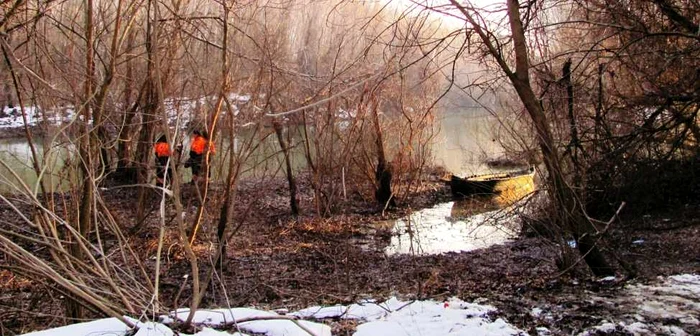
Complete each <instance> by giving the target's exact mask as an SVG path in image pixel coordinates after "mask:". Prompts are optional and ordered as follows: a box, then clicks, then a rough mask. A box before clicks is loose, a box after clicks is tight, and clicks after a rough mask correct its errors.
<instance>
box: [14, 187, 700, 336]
mask: <svg viewBox="0 0 700 336" xmlns="http://www.w3.org/2000/svg"><path fill="white" fill-rule="evenodd" d="M422 182H423V184H422V186H421V188H419V189H417V190H415V191H414V192H413V193H411V195H409V197H406V198H405V199H402V200H400V201H399V206H400V207H399V208H397V209H395V210H391V211H386V212H382V211H378V209H377V208H376V207H375V206H374V204H373V202H372V199H371V197H368V196H367V194H364V195H363V194H362V193H357V194H350V195H348V201H345V202H339V203H338V204H336V205H335V207H336V212H335V214H334V215H332V216H329V217H319V216H316V215H314V214H313V211H312V209H314V206H313V199H312V198H311V197H310V195H311V194H310V190H311V188H310V185H309V181H308V178H306V177H304V176H300V177H299V190H300V191H301V195H300V205H301V208H302V209H303V213H302V215H301V216H299V217H296V218H295V217H293V216H291V215H290V214H289V209H288V199H287V188H286V184H285V181H284V180H283V179H272V180H268V181H264V182H261V181H255V180H247V181H242V182H241V183H240V185H239V189H238V192H237V194H236V196H235V200H234V204H235V212H234V219H233V221H232V227H237V226H238V225H239V224H240V227H239V228H238V231H236V233H235V234H234V235H233V236H232V237H231V239H230V240H229V241H228V248H227V260H226V263H225V266H224V268H223V271H222V273H221V278H220V280H217V281H216V282H215V283H214V285H213V287H212V288H213V292H210V294H209V295H207V296H206V297H205V299H204V302H203V307H225V306H233V307H237V306H255V307H261V308H265V309H278V308H285V309H289V310H290V311H294V310H298V309H302V308H306V307H309V306H313V305H317V304H321V305H332V304H350V303H354V302H358V301H360V300H362V299H366V298H372V299H376V300H379V301H383V300H384V299H388V298H390V297H393V296H397V297H399V298H401V299H404V300H411V299H435V300H444V299H446V298H450V297H458V298H460V299H463V300H465V301H467V302H472V301H478V302H483V303H489V304H491V305H493V306H495V307H496V308H497V309H498V310H499V311H498V312H496V313H494V316H493V317H494V318H496V317H501V318H504V319H506V320H507V321H508V322H509V323H511V324H512V325H514V326H516V327H518V328H520V329H522V330H527V331H529V332H531V333H533V334H537V333H538V332H537V330H536V328H538V327H539V328H547V329H548V330H549V331H550V332H551V333H552V334H555V335H563V334H567V335H568V334H578V333H580V332H583V331H585V330H588V329H590V328H593V327H595V326H598V325H601V324H602V323H604V321H608V322H610V321H613V322H616V321H628V320H629V319H630V318H633V317H634V313H635V311H636V306H633V305H632V304H627V305H620V304H616V302H617V301H615V300H614V298H616V297H618V296H619V295H620V294H621V293H622V292H623V291H624V289H623V285H624V284H626V283H628V281H631V282H629V283H640V284H644V283H653V282H654V281H656V277H657V276H659V275H672V274H680V273H700V259H698V258H699V257H700V241H698V239H699V237H700V220H699V219H698V218H700V209H698V208H697V207H695V206H688V207H686V208H684V209H672V210H669V211H668V212H665V213H655V214H649V215H648V216H645V217H641V218H637V219H627V220H626V221H625V222H623V223H616V224H615V225H614V226H613V227H612V230H611V233H610V234H611V235H610V238H611V239H610V240H609V243H608V244H609V246H608V248H612V249H614V250H615V253H616V255H617V256H618V257H620V258H621V259H624V260H625V261H626V262H627V263H628V264H629V266H630V267H633V268H636V273H637V274H636V275H637V277H636V279H634V280H630V279H622V278H617V279H614V280H608V281H600V280H599V279H594V278H592V277H590V275H589V273H588V272H587V270H586V269H585V267H582V266H581V267H578V266H577V267H575V268H574V270H573V272H569V273H566V274H560V271H559V270H558V268H557V266H556V262H555V261H556V259H557V254H558V247H557V246H555V245H553V244H552V243H551V242H548V241H547V240H544V239H542V238H539V237H531V238H520V239H518V240H515V241H511V242H508V243H505V244H500V245H495V246H492V247H489V248H486V249H480V250H474V251H470V252H462V253H444V254H440V255H407V254H400V255H392V256H388V255H386V254H385V253H384V251H383V248H382V247H383V246H386V244H387V239H388V238H389V236H390V235H391V233H390V230H391V227H390V226H386V225H377V223H386V221H388V220H391V219H395V218H400V217H402V216H405V215H406V214H408V213H409V212H411V211H412V210H414V209H420V208H425V207H428V206H431V205H434V204H439V203H442V202H446V201H449V200H450V195H449V190H448V188H447V186H445V185H444V183H442V182H441V181H439V179H437V174H434V175H430V176H428V177H426V179H425V180H423V181H422ZM194 192H195V191H194V190H193V189H192V188H191V187H190V186H187V187H186V189H185V190H184V195H183V203H184V205H185V211H186V214H185V219H186V222H188V223H191V222H192V221H193V218H194V215H195V211H194V210H195V208H196V205H197V202H196V199H195V197H194ZM103 196H104V200H105V202H106V204H108V205H109V208H110V210H111V212H112V214H113V215H114V216H116V217H117V218H118V222H119V223H121V224H122V225H123V227H122V229H123V230H124V231H132V230H134V229H136V230H135V231H136V232H137V234H134V235H133V236H132V238H131V239H130V240H129V244H131V245H132V246H133V247H134V248H135V250H136V251H138V253H139V254H140V256H141V257H142V258H143V260H144V261H145V265H146V266H147V268H148V269H150V270H151V271H152V269H153V267H154V262H153V260H152V259H151V256H153V255H154V253H155V251H156V249H157V235H158V228H159V224H160V221H159V219H158V217H157V216H156V213H155V211H153V212H150V213H149V215H148V217H147V219H146V221H144V223H143V224H141V225H140V226H139V227H135V226H134V223H133V222H132V218H133V216H134V207H135V204H134V202H135V200H136V199H138V198H137V191H136V189H131V188H114V189H107V190H104V191H103ZM152 196H153V198H151V199H150V201H149V202H150V203H152V204H154V206H153V207H151V208H153V209H155V208H157V204H158V202H157V200H158V198H156V195H155V194H154V195H152ZM66 197H69V196H66ZM220 200H221V189H220V187H219V186H216V185H215V186H213V189H212V193H211V203H210V204H211V206H208V207H207V211H205V214H204V221H203V227H202V231H201V233H200V236H199V237H200V239H198V240H197V241H196V242H195V245H194V250H195V251H197V253H198V255H199V257H200V260H202V261H203V262H205V268H206V267H208V266H206V260H208V256H211V255H212V253H213V250H212V245H210V244H209V241H211V240H210V238H211V237H213V236H214V235H215V231H216V228H215V224H214V223H216V219H217V218H218V213H219V211H218V209H219V208H218V205H219V202H220ZM0 214H2V218H4V220H5V221H6V222H0V227H2V228H4V229H6V227H5V226H6V224H7V221H12V220H13V219H12V218H13V217H12V216H14V215H13V214H12V211H10V210H9V209H8V208H7V206H6V205H4V204H3V205H0ZM174 215H175V214H174V212H173V209H172V208H171V207H170V206H168V207H167V212H166V219H167V220H168V221H167V222H166V225H167V228H168V230H167V231H166V239H165V242H166V247H167V248H166V250H165V251H166V252H165V256H164V263H163V265H161V267H162V268H161V272H162V278H161V284H162V285H161V297H163V298H166V299H165V301H166V302H165V303H166V304H168V305H173V306H180V305H182V304H183V302H186V300H187V298H188V297H189V293H188V289H187V286H185V289H184V290H183V291H182V293H180V295H179V296H178V295H177V294H178V292H179V291H180V289H181V288H182V287H183V280H182V279H183V275H186V274H188V272H189V265H188V263H187V262H186V261H185V258H183V253H182V249H181V248H180V247H179V246H178V244H177V239H176V235H175V230H174V229H173V224H172V222H171V221H170V220H172V218H173V216H174ZM358 241H363V242H370V243H369V244H357V242H358ZM37 251H38V252H37V253H39V254H41V253H46V251H45V250H43V249H38V250H37ZM0 258H2V260H0V265H4V267H3V269H2V270H1V271H0V284H4V287H3V288H2V294H0V296H1V297H0V302H1V303H0V321H2V326H1V327H2V328H3V329H4V330H8V331H11V332H17V333H21V332H22V331H25V330H29V329H36V328H39V329H45V328H49V327H52V326H57V325H63V324H65V323H66V321H64V320H63V319H62V318H60V317H59V316H61V315H62V309H63V308H62V307H63V306H62V299H61V297H60V296H59V295H54V296H52V295H51V293H55V292H54V291H53V290H52V289H53V285H52V284H50V283H45V282H43V281H41V280H40V279H37V278H36V277H31V278H29V277H26V276H23V275H21V272H17V269H15V268H13V267H14V266H16V265H13V264H11V263H10V262H9V261H8V259H7V256H0ZM223 291H225V295H224V292H223ZM211 293H215V294H211ZM176 297H179V298H180V299H179V303H174V302H169V301H172V300H173V299H174V298H176ZM535 308H537V309H535ZM93 317H97V316H93ZM330 323H332V325H333V328H334V334H338V335H345V334H347V333H348V332H350V331H351V330H353V329H354V325H353V323H346V322H343V321H335V322H330ZM645 323H648V324H650V323H660V324H666V325H668V324H674V323H675V324H676V325H679V326H682V327H683V328H685V330H686V332H687V333H688V334H693V333H697V332H698V331H700V330H698V329H697V327H698V326H697V325H695V326H694V327H693V326H692V325H690V326H687V325H685V324H683V323H681V322H680V321H677V322H674V321H669V320H668V319H665V318H664V317H658V318H657V320H650V319H647V320H646V321H645ZM627 324H629V323H627ZM692 328H695V329H692Z"/></svg>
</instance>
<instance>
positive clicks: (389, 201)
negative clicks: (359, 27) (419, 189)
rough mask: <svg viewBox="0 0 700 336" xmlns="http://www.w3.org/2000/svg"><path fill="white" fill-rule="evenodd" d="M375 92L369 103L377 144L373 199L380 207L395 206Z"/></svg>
mask: <svg viewBox="0 0 700 336" xmlns="http://www.w3.org/2000/svg"><path fill="white" fill-rule="evenodd" d="M375 94H376V93H374V92H372V98H371V100H370V101H371V104H372V118H373V119H374V132H375V135H376V146H377V170H376V171H375V175H374V177H375V179H376V182H377V189H376V190H375V192H374V196H375V199H376V200H377V203H378V204H379V206H380V207H382V209H386V208H387V207H395V206H396V201H395V200H394V195H393V193H392V191H391V177H392V175H391V169H390V167H389V164H388V163H387V161H386V154H385V153H384V136H383V133H382V127H381V125H380V124H379V112H378V109H379V100H378V99H377V98H376V95H375Z"/></svg>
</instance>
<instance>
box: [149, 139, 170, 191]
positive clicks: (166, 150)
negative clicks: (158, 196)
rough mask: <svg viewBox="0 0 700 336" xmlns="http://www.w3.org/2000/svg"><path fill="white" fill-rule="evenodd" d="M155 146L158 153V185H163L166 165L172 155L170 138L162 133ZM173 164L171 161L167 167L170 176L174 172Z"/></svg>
mask: <svg viewBox="0 0 700 336" xmlns="http://www.w3.org/2000/svg"><path fill="white" fill-rule="evenodd" d="M153 148H154V150H155V154H156V186H158V187H162V186H164V185H165V178H166V175H165V171H166V169H165V167H166V166H168V160H170V156H171V155H172V152H171V151H170V145H168V140H167V138H166V137H165V135H161V136H160V138H158V141H156V143H155V144H154V145H153ZM172 165H173V163H172V162H171V163H170V166H168V169H167V171H168V174H167V176H168V178H170V177H171V176H172V173H173V170H172V168H171V167H172Z"/></svg>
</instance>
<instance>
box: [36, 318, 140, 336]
mask: <svg viewBox="0 0 700 336" xmlns="http://www.w3.org/2000/svg"><path fill="white" fill-rule="evenodd" d="M127 331H129V327H128V326H127V325H126V324H124V323H123V322H122V321H119V320H118V319H116V318H114V317H112V318H106V319H101V320H95V321H90V322H83V323H76V324H71V325H67V326H63V327H58V328H53V329H48V330H42V331H36V332H31V333H28V334H24V336H94V335H120V336H121V335H124V334H125V333H126V332H127Z"/></svg>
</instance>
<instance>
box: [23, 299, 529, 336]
mask: <svg viewBox="0 0 700 336" xmlns="http://www.w3.org/2000/svg"><path fill="white" fill-rule="evenodd" d="M495 311H496V308H494V307H491V306H487V305H479V304H474V303H467V302H464V301H462V300H459V299H450V300H449V301H445V302H438V301H432V300H429V301H408V302H406V301H401V300H398V299H396V298H392V299H389V300H387V301H386V302H382V303H374V302H371V301H365V302H362V303H358V304H353V305H350V306H331V307H320V306H318V307H310V308H306V309H303V310H300V311H298V312H294V313H291V314H289V315H287V316H283V315H278V314H277V313H275V312H270V311H263V310H257V309H252V308H232V309H212V310H206V309H202V310H198V311H197V312H196V313H195V315H194V319H193V321H194V323H195V324H197V325H198V326H201V327H204V328H203V329H202V330H201V331H199V332H197V333H196V334H195V335H196V336H214V335H217V336H218V335H231V334H230V333H227V332H221V331H216V330H214V329H211V328H216V327H225V329H227V330H231V329H235V327H234V326H235V325H237V326H238V328H239V329H238V330H239V331H240V332H241V333H236V334H234V335H239V336H244V335H248V333H250V334H255V335H266V336H297V335H298V336H308V335H309V333H307V332H306V331H304V329H306V330H309V331H311V332H313V333H314V335H316V336H330V335H331V328H330V327H329V326H327V325H325V324H322V323H319V322H312V321H306V320H301V319H314V320H317V319H324V318H344V319H353V320H357V321H358V322H359V323H360V325H359V327H358V328H357V332H355V334H354V335H355V336H367V335H381V336H394V335H395V336H413V335H416V336H418V335H420V336H431V335H435V336H441V335H493V336H507V335H525V333H524V332H522V331H520V330H518V329H517V328H515V327H513V326H511V325H510V324H508V323H507V322H506V321H504V320H503V319H496V320H495V321H491V320H490V319H489V318H488V316H487V315H488V314H489V313H491V312H495ZM188 313H189V310H188V309H178V310H177V311H175V312H173V313H172V314H171V315H170V316H167V317H165V316H164V317H162V318H161V321H162V322H163V323H165V324H162V323H154V322H147V323H140V325H139V327H140V329H139V331H138V333H136V335H137V336H171V335H173V334H174V333H173V331H172V330H171V329H170V328H168V327H167V325H166V324H170V323H172V322H174V320H175V319H177V320H184V319H185V318H187V315H188ZM275 317H279V318H280V319H274V318H275ZM255 318H261V319H264V320H253V321H250V319H255ZM296 318H299V320H296V321H293V320H292V319H296ZM243 319H246V320H249V321H248V322H240V323H237V324H235V321H236V320H238V321H241V320H243ZM132 321H133V320H132ZM297 323H299V324H300V325H301V326H303V327H304V328H303V329H302V328H301V327H299V326H298V325H297ZM127 331H128V328H127V326H126V325H125V324H123V323H122V322H120V321H119V320H117V319H116V318H108V319H101V320H96V321H92V322H86V323H78V324H73V325H69V326H65V327H60V328H55V329H49V330H44V331H39V332H34V333H29V334H24V336H91V335H114V336H123V335H126V332H127ZM181 335H183V334H181Z"/></svg>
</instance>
